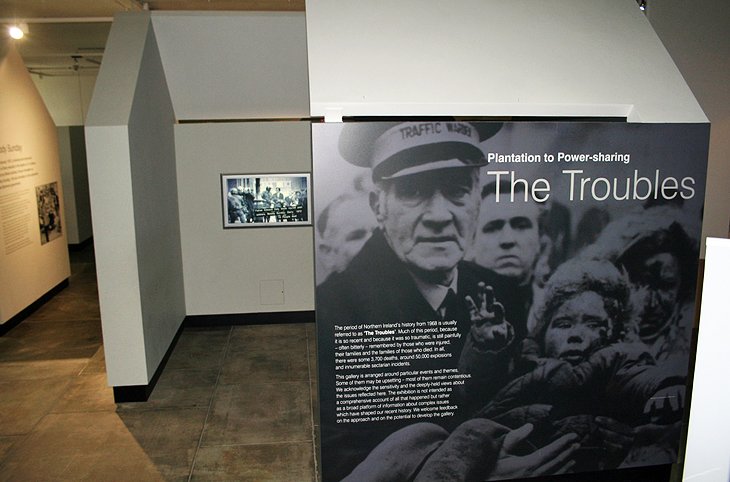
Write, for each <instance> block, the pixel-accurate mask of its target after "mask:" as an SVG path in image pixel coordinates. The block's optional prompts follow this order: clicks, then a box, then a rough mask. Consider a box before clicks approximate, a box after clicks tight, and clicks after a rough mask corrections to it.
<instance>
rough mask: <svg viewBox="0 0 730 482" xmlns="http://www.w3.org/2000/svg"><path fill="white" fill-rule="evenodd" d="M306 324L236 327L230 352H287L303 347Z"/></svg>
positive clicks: (233, 331) (232, 333)
mask: <svg viewBox="0 0 730 482" xmlns="http://www.w3.org/2000/svg"><path fill="white" fill-rule="evenodd" d="M306 336H307V335H306V331H305V324H304V323H292V324H273V325H244V326H234V327H233V330H232V331H231V341H230V345H229V351H231V352H248V351H252V350H256V351H264V350H270V351H286V350H292V349H296V348H297V347H301V346H302V345H303V344H304V342H305V340H306Z"/></svg>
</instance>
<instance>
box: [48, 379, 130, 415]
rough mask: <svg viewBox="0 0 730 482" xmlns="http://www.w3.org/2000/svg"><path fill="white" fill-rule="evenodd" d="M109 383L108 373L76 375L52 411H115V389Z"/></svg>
mask: <svg viewBox="0 0 730 482" xmlns="http://www.w3.org/2000/svg"><path fill="white" fill-rule="evenodd" d="M107 385H108V384H107V378H106V373H98V374H96V375H87V376H77V377H74V378H72V379H71V381H70V383H69V385H68V387H67V388H66V390H65V391H64V392H63V394H62V395H61V397H60V398H59V399H58V400H57V401H56V403H55V404H54V406H53V408H52V409H51V412H53V413H71V412H99V411H111V412H113V411H115V410H116V409H117V406H116V404H115V403H114V391H113V389H112V388H111V387H109V386H107Z"/></svg>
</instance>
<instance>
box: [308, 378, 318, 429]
mask: <svg viewBox="0 0 730 482" xmlns="http://www.w3.org/2000/svg"><path fill="white" fill-rule="evenodd" d="M310 388H311V394H312V414H313V419H314V424H315V425H319V383H317V380H316V379H315V380H312V381H311V383H310Z"/></svg>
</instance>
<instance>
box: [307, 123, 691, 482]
mask: <svg viewBox="0 0 730 482" xmlns="http://www.w3.org/2000/svg"><path fill="white" fill-rule="evenodd" d="M401 132H402V129H401ZM437 134H438V132H436V133H433V134H432V135H430V137H429V134H428V133H426V134H422V135H421V140H420V142H421V143H422V144H434V143H437V142H440V140H439V138H438V135H437ZM387 135H390V134H389V132H386V133H385V134H381V136H387ZM386 140H387V138H386ZM450 141H453V139H450ZM346 154H347V153H346V152H345V153H344V154H343V156H345V157H346ZM371 162H372V163H373V167H374V168H378V167H379V162H381V163H382V164H385V163H388V162H391V161H390V160H387V159H386V160H384V161H379V160H377V159H376V160H375V161H371ZM438 162H439V161H438V160H436V161H434V160H432V159H431V160H428V161H423V164H422V166H418V168H417V169H414V168H413V167H408V168H406V169H410V171H407V170H406V171H401V172H396V174H395V175H394V174H388V175H387V176H382V177H379V176H378V175H376V172H377V171H375V169H374V170H373V172H374V174H373V178H374V181H375V186H374V187H373V188H372V190H370V191H368V190H367V189H362V190H357V189H355V190H353V191H352V192H350V193H347V194H344V195H342V196H340V197H338V198H336V199H335V200H334V201H332V202H331V203H330V204H329V205H327V206H326V207H325V209H323V210H321V212H320V215H319V218H318V219H317V224H316V227H317V230H318V233H317V247H316V249H317V252H318V258H317V260H318V298H317V301H318V320H319V319H320V318H319V314H320V311H321V313H322V319H325V320H338V321H339V322H342V321H341V320H347V319H353V320H364V321H375V320H377V321H383V320H391V321H399V320H400V321H409V320H408V319H407V318H408V317H414V316H429V315H430V316H435V317H438V316H439V315H441V316H446V317H447V318H449V319H456V320H457V321H459V323H460V333H461V334H462V337H461V339H460V340H459V341H455V342H454V343H453V344H452V349H453V353H454V357H455V358H456V359H458V360H459V361H458V367H459V370H460V371H461V372H462V373H467V374H469V378H468V379H467V380H466V383H465V384H464V385H463V386H460V387H457V388H456V389H455V390H454V392H453V393H452V398H453V401H454V402H455V403H456V404H457V406H458V407H459V413H458V414H457V416H456V417H454V419H453V420H450V421H449V422H448V423H442V422H440V421H424V422H420V423H415V424H414V423H400V424H390V425H387V426H386V425H383V426H382V427H371V430H370V432H369V433H366V434H364V435H359V434H360V433H364V432H367V430H365V429H364V428H363V427H337V428H336V429H335V430H332V431H331V432H330V431H328V430H324V431H323V438H324V439H326V438H327V437H330V439H329V440H330V441H337V440H347V441H348V442H347V444H349V446H351V447H355V448H353V449H352V451H351V452H348V455H347V456H345V457H342V459H343V460H345V462H343V463H342V464H340V463H339V462H337V463H334V462H333V463H331V465H333V466H335V468H333V469H332V471H331V472H330V473H331V474H332V475H333V477H334V478H336V479H340V478H343V477H349V478H348V480H393V481H396V480H421V479H422V480H446V479H448V480H484V479H489V478H493V479H500V478H514V477H521V476H528V475H541V474H556V473H564V472H572V471H592V470H602V469H611V468H621V467H634V466H642V465H656V464H662V463H671V462H673V461H674V460H675V459H676V455H677V449H678V447H677V442H678V439H679V432H680V430H681V423H682V416H683V408H684V403H685V383H686V377H687V371H688V364H689V350H690V332H691V328H692V320H693V316H694V294H695V281H696V270H697V259H698V244H697V239H695V237H694V236H695V235H694V233H696V232H697V230H696V223H697V220H696V219H695V220H692V219H690V218H688V216H687V213H686V210H685V209H683V206H682V204H681V202H676V200H674V201H670V202H664V203H658V202H656V201H649V202H646V203H644V204H643V205H641V206H634V207H632V208H631V209H628V210H625V211H623V212H619V211H615V212H612V211H609V210H607V209H605V208H601V207H595V206H593V207H589V208H587V209H584V210H581V211H579V210H578V209H575V208H574V209H571V208H570V207H568V206H566V205H565V204H562V203H561V202H559V201H554V200H549V201H548V202H537V201H535V200H534V199H532V198H529V199H528V197H527V196H525V197H522V196H520V195H519V192H520V186H519V185H518V186H517V194H518V195H517V196H516V199H515V200H514V201H513V202H509V201H508V200H507V199H506V198H505V199H499V198H498V197H499V196H506V193H508V192H510V190H513V189H514V188H515V186H510V185H507V184H504V185H501V186H499V185H497V184H495V183H484V182H482V181H481V180H480V178H479V175H478V174H474V173H475V172H478V170H479V164H477V163H469V162H466V161H465V162H464V164H463V165H461V166H453V167H449V166H447V165H445V164H444V163H443V162H441V163H440V164H439V163H438ZM498 188H501V189H498ZM474 193H478V194H480V196H479V195H475V194H474ZM498 193H500V194H498ZM513 195H514V193H513ZM472 198H473V199H476V200H477V201H476V202H477V203H478V204H479V205H478V206H477V208H476V209H474V210H473V211H472V210H470V208H469V209H467V207H468V205H469V203H471V202H472V201H471V199H472ZM418 210H420V211H418ZM460 210H461V211H460ZM416 211H418V214H415V213H416ZM348 213H349V214H348ZM574 213H580V214H582V216H581V218H580V219H579V220H577V222H574V221H573V220H572V219H571V217H572V215H573V214H574ZM409 216H412V218H411V217H409ZM417 216H421V217H419V218H416V217H417ZM411 219H413V229H412V231H411V232H406V231H407V229H404V225H405V224H407V223H408V222H411ZM468 223H471V225H468ZM424 240H428V242H429V243H431V245H428V246H426V241H424ZM419 242H420V243H422V244H423V246H422V247H421V248H420V249H421V250H422V251H423V253H428V257H430V259H427V258H428V257H427V256H422V257H421V258H419V257H418V256H419V253H418V251H417V250H418V249H419V248H418V244H419ZM409 243H410V244H409ZM444 243H449V245H448V246H447V245H446V244H444ZM449 250H451V251H449ZM449 256H451V258H450V259H448V258H449ZM438 263H442V264H441V265H439V266H437V265H438ZM386 264H387V265H388V266H390V265H402V267H403V268H405V269H402V268H400V267H399V268H397V269H396V268H393V269H392V273H391V268H390V267H388V268H387V269H383V267H384V265H386ZM370 266H375V268H372V269H371V268H370ZM396 270H399V272H397V273H396ZM371 271H373V273H372V275H371ZM400 271H402V272H403V273H406V274H405V275H403V273H401V272H400ZM446 272H448V273H452V276H451V277H447V278H443V279H442V278H438V277H436V275H437V274H438V275H441V274H442V273H446ZM371 276H372V279H371V278H370V277H371ZM362 279H364V280H365V281H363V282H361V281H359V280H362ZM374 279H379V284H381V285H383V286H386V287H389V288H386V289H384V290H382V291H378V288H374V287H372V286H367V285H372V284H373V282H374V281H373V280H374ZM467 280H469V283H471V284H476V286H475V287H474V286H472V287H468V286H466V283H467ZM472 280H473V281H472ZM427 283H432V285H431V287H426V288H425V289H424V284H427ZM406 284H412V285H413V286H414V287H415V289H413V290H411V291H410V292H408V294H405V293H406V288H403V285H406ZM396 285H397V287H395V286H396ZM447 291H448V292H455V293H456V295H457V298H459V302H460V303H461V305H462V307H463V306H465V309H464V308H461V310H462V311H461V312H460V311H459V307H458V306H455V307H452V308H443V307H444V306H445V304H446V303H447V300H448V299H449V297H448V296H444V295H446V292H447ZM435 292H439V293H443V295H439V296H441V297H442V298H441V299H443V300H444V301H443V303H442V302H441V301H433V300H430V299H429V296H431V295H433V293H435ZM437 299H438V297H437ZM423 300H425V301H426V302H427V303H424V306H425V308H424V310H423V311H418V312H417V313H418V314H416V311H413V313H409V309H410V308H405V307H404V306H403V305H404V304H408V305H409V306H413V305H416V304H418V303H421V302H422V301H423ZM390 301H392V302H393V305H392V307H391V308H389V309H388V311H387V312H386V311H380V308H381V307H382V306H384V305H388V303H389V302H390ZM429 305H430V306H429ZM353 307H354V308H353ZM449 311H451V312H450V313H449ZM387 313H390V318H388V317H387V316H388V315H387ZM421 313H422V315H421ZM459 313H462V314H459ZM463 313H465V314H463ZM424 366H425V365H424ZM415 368H418V367H417V366H416V367H415ZM358 436H361V437H362V439H363V440H362V445H360V446H357V443H358V442H357V441H356V439H357V437H358ZM334 443H339V442H334ZM342 443H345V442H342ZM485 453H486V454H491V455H489V456H486V455H484V454H485ZM444 477H445V478H444Z"/></svg>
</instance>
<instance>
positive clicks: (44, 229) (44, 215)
mask: <svg viewBox="0 0 730 482" xmlns="http://www.w3.org/2000/svg"><path fill="white" fill-rule="evenodd" d="M35 196H36V203H37V205H38V226H39V228H40V234H41V245H44V244H46V243H47V242H49V241H53V240H54V239H56V238H58V237H60V236H61V234H63V231H62V227H61V204H60V201H59V197H58V183H57V182H50V183H48V184H42V185H40V186H36V188H35Z"/></svg>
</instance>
